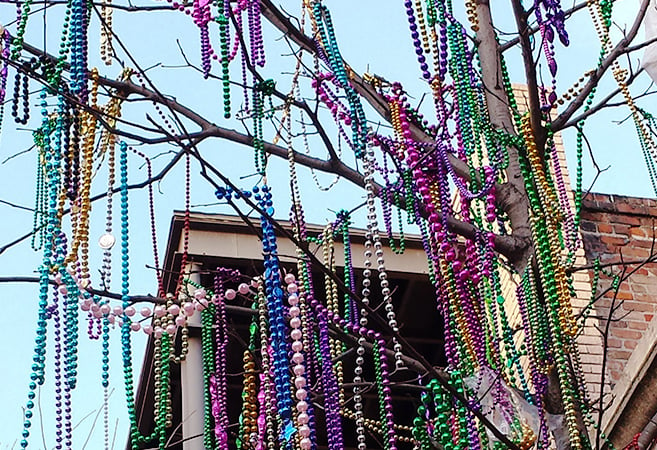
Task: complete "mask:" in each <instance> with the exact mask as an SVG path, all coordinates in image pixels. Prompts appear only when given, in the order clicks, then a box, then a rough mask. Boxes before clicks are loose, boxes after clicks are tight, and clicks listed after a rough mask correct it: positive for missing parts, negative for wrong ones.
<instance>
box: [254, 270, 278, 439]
mask: <svg viewBox="0 0 657 450" xmlns="http://www.w3.org/2000/svg"><path fill="white" fill-rule="evenodd" d="M254 281H255V282H256V285H257V286H256V288H257V293H256V298H257V300H258V327H259V329H260V358H261V364H262V373H261V374H260V393H259V394H258V401H259V403H260V416H259V417H258V446H257V447H256V449H257V450H264V448H265V446H266V448H267V449H268V450H274V449H275V448H276V429H277V425H276V424H277V421H278V420H277V419H278V416H277V415H276V390H275V387H274V382H273V378H274V374H273V368H272V366H271V355H270V352H269V349H270V336H269V331H270V330H269V327H268V326H267V322H268V317H267V296H266V293H265V284H264V283H263V281H262V279H261V278H257V279H255V280H254Z"/></svg>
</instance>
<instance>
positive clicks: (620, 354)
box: [607, 350, 632, 359]
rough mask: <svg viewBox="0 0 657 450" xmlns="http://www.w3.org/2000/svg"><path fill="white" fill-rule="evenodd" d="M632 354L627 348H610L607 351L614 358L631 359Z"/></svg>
mask: <svg viewBox="0 0 657 450" xmlns="http://www.w3.org/2000/svg"><path fill="white" fill-rule="evenodd" d="M631 355H632V352H629V351H627V350H609V351H608V352H607V357H609V358H613V359H629V358H630V356H631Z"/></svg>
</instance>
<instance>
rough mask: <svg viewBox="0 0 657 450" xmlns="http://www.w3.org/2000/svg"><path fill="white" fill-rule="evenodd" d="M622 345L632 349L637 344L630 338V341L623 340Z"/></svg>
mask: <svg viewBox="0 0 657 450" xmlns="http://www.w3.org/2000/svg"><path fill="white" fill-rule="evenodd" d="M623 346H624V347H625V348H628V349H630V350H634V349H635V348H636V346H637V341H632V340H630V341H625V342H623Z"/></svg>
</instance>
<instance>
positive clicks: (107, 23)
mask: <svg viewBox="0 0 657 450" xmlns="http://www.w3.org/2000/svg"><path fill="white" fill-rule="evenodd" d="M113 10H114V9H113V8H112V0H108V1H107V2H105V3H103V5H102V6H101V7H100V17H101V21H102V22H103V24H102V26H101V27H100V59H102V60H103V62H104V63H105V65H107V66H111V65H112V54H113V52H114V48H113V47H112V33H113V31H112V17H113V14H112V11H113Z"/></svg>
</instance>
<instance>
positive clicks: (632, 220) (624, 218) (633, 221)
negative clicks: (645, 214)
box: [613, 214, 641, 227]
mask: <svg viewBox="0 0 657 450" xmlns="http://www.w3.org/2000/svg"><path fill="white" fill-rule="evenodd" d="M613 222H616V223H624V224H626V225H633V226H635V227H639V226H641V219H640V218H638V217H636V216H629V215H625V214H623V215H618V216H614V219H613Z"/></svg>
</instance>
